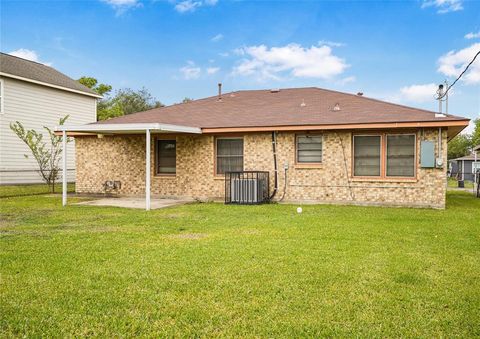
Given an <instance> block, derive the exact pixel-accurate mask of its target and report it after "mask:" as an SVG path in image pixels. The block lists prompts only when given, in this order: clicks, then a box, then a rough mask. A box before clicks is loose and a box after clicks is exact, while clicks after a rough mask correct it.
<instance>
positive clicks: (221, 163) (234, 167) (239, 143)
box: [217, 139, 243, 174]
mask: <svg viewBox="0 0 480 339" xmlns="http://www.w3.org/2000/svg"><path fill="white" fill-rule="evenodd" d="M236 171H237V172H238V171H243V139H217V174H224V173H225V172H236Z"/></svg>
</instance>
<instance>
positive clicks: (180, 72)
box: [1, 0, 480, 118]
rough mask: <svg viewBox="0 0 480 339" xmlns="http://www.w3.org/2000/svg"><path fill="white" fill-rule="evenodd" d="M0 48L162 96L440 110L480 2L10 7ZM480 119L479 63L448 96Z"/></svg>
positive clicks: (454, 106)
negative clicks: (340, 99)
mask: <svg viewBox="0 0 480 339" xmlns="http://www.w3.org/2000/svg"><path fill="white" fill-rule="evenodd" d="M1 6H2V8H1V50H2V51H3V52H6V53H13V54H16V55H20V56H24V57H27V58H30V59H33V60H37V61H40V62H44V63H48V64H51V65H52V66H53V67H55V68H57V69H58V70H60V71H62V72H64V73H66V74H67V75H69V76H71V77H73V78H78V77H80V76H82V75H88V76H94V77H96V78H98V79H99V80H100V81H101V82H105V83H108V84H111V85H112V86H113V87H114V89H118V88H122V87H130V88H134V89H138V88H141V87H143V86H145V87H146V88H147V89H149V90H150V92H151V93H152V94H153V95H154V96H155V97H156V98H157V99H159V100H160V101H162V102H164V103H166V104H171V103H174V102H179V101H181V100H182V99H183V98H184V97H191V98H201V97H205V96H210V95H214V94H215V93H216V91H217V83H218V82H222V83H223V86H224V90H225V91H230V90H240V89H258V88H284V87H299V86H318V87H324V88H330V89H335V90H340V91H345V92H352V93H356V92H358V91H362V92H364V93H365V95H366V96H369V97H375V98H379V99H383V100H389V101H395V102H399V103H403V104H407V105H411V106H415V107H422V108H426V109H432V110H435V109H437V106H438V104H437V102H436V101H435V100H434V99H433V96H434V94H435V93H434V92H435V86H436V85H435V84H438V83H439V82H442V81H443V80H445V79H447V80H449V81H450V82H451V81H452V80H453V79H455V77H456V75H458V73H459V72H460V71H461V70H462V69H463V67H464V65H465V63H466V62H468V61H469V59H471V57H473V54H474V53H475V52H476V51H478V50H480V1H462V0H425V1H422V0H419V1H328V2H326V1H222V0H218V1H216V0H186V1H174V0H171V1H158V0H157V1H148V0H103V1H102V0H98V1H96V0H90V1H51V2H44V1H4V0H2V3H1ZM449 106H450V113H452V114H457V115H463V116H467V117H469V118H477V117H480V60H477V62H476V63H475V64H474V65H473V67H472V68H471V70H470V72H469V73H468V74H467V75H466V76H465V79H463V80H462V81H460V82H459V83H458V84H457V85H456V86H455V87H454V88H453V91H452V95H451V97H450V103H449Z"/></svg>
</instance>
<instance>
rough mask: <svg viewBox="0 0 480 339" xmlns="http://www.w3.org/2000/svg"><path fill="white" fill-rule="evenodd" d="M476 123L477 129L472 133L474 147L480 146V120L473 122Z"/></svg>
mask: <svg viewBox="0 0 480 339" xmlns="http://www.w3.org/2000/svg"><path fill="white" fill-rule="evenodd" d="M473 122H474V123H475V129H474V130H473V133H472V147H475V146H478V145H480V118H478V119H476V120H474V121H473Z"/></svg>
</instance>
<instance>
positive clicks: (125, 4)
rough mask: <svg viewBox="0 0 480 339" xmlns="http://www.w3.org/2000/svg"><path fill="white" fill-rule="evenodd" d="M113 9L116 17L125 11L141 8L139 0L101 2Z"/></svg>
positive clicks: (104, 0) (103, 0) (107, 0)
mask: <svg viewBox="0 0 480 339" xmlns="http://www.w3.org/2000/svg"><path fill="white" fill-rule="evenodd" d="M101 1H102V2H104V3H106V4H108V5H110V6H112V7H113V9H115V12H116V14H117V15H122V14H123V13H125V12H126V11H127V10H129V9H131V8H135V7H142V3H141V2H140V1H139V0H101Z"/></svg>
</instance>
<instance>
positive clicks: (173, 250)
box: [0, 191, 480, 337]
mask: <svg viewBox="0 0 480 339" xmlns="http://www.w3.org/2000/svg"><path fill="white" fill-rule="evenodd" d="M76 200H77V201H78V200H80V198H75V199H70V203H72V202H74V201H76ZM0 204H1V205H0V208H1V221H0V273H1V280H0V337H11V336H15V337H16V336H19V337H20V336H22V337H23V336H26V337H40V336H44V337H65V336H68V337H73V336H95V337H132V336H148V337H159V336H161V337H167V336H168V337H171V336H188V337H198V336H207V337H212V336H224V337H239V336H240V337H241V336H243V337H251V336H256V337H318V336H357V337H365V336H368V337H373V336H376V337H419V336H420V337H453V336H459V337H473V336H480V322H479V319H480V285H479V282H480V199H475V198H473V196H471V195H469V194H467V193H465V192H457V191H455V192H449V194H448V208H447V209H446V210H443V211H442V210H420V209H405V208H398V209H397V208H378V207H353V206H327V205H323V206H304V207H303V209H304V212H303V213H302V214H297V213H296V207H297V206H292V205H263V206H224V205H222V204H214V203H209V204H191V205H184V206H180V207H173V208H167V209H163V210H154V211H150V212H145V211H143V210H128V209H120V208H113V207H112V208H102V207H91V206H75V205H70V206H68V207H67V208H62V207H61V197H60V196H51V195H45V196H43V195H35V196H22V197H9V198H2V199H0Z"/></svg>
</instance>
